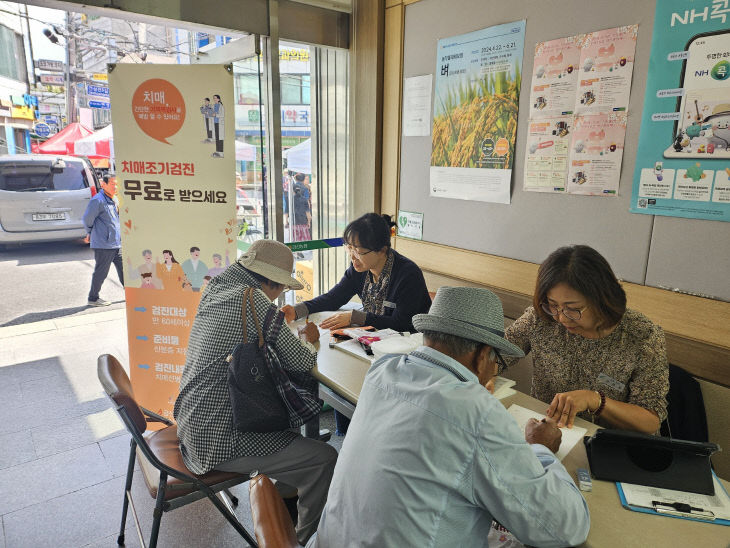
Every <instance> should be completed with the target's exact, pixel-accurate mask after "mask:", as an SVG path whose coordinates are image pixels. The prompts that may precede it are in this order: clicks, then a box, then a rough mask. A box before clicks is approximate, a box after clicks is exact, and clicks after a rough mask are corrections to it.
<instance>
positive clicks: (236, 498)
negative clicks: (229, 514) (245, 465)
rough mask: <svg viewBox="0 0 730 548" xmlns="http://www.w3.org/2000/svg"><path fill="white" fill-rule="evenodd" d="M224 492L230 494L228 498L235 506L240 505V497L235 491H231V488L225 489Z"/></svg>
mask: <svg viewBox="0 0 730 548" xmlns="http://www.w3.org/2000/svg"><path fill="white" fill-rule="evenodd" d="M223 492H224V493H225V494H226V495H228V498H229V499H230V501H231V504H233V507H234V508H235V507H236V506H238V497H237V496H235V495H234V494H233V493H231V491H230V489H223Z"/></svg>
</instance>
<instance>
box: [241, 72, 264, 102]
mask: <svg viewBox="0 0 730 548" xmlns="http://www.w3.org/2000/svg"><path fill="white" fill-rule="evenodd" d="M242 68H243V67H240V69H242ZM236 84H237V89H236V92H237V94H238V101H237V102H238V104H239V105H258V104H259V77H258V74H238V75H237V77H236Z"/></svg>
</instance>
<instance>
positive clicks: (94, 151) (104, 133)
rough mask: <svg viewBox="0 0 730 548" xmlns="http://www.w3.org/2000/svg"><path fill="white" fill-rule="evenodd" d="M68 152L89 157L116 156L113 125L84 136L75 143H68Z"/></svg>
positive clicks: (107, 157)
mask: <svg viewBox="0 0 730 548" xmlns="http://www.w3.org/2000/svg"><path fill="white" fill-rule="evenodd" d="M66 154H70V155H71V156H86V157H88V158H106V159H109V158H111V157H113V156H114V133H113V132H112V125H111V124H109V125H108V126H106V127H105V128H102V129H100V130H99V131H96V132H94V133H92V134H91V135H89V136H87V137H82V138H81V139H79V140H78V141H75V142H73V143H66Z"/></svg>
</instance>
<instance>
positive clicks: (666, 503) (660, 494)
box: [616, 471, 730, 526]
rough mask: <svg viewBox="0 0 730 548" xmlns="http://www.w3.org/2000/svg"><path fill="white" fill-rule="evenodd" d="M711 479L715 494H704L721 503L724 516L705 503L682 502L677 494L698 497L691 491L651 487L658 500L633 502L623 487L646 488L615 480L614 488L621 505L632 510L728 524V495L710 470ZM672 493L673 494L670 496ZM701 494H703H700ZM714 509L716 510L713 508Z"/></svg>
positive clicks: (652, 497) (729, 510)
mask: <svg viewBox="0 0 730 548" xmlns="http://www.w3.org/2000/svg"><path fill="white" fill-rule="evenodd" d="M712 480H713V482H714V484H715V495H714V497H709V496H706V497H707V499H716V500H718V501H719V502H721V503H722V504H723V507H724V509H725V510H724V511H725V513H726V516H727V517H726V516H723V517H717V516H716V515H715V512H713V511H712V509H710V508H708V507H707V505H703V506H704V507H703V506H693V505H692V504H690V503H688V502H682V501H681V498H682V497H679V496H677V495H687V496H690V497H694V498H695V499H698V495H696V494H693V493H682V492H678V491H671V490H669V489H656V488H651V490H652V491H653V494H652V496H651V499H659V500H651V501H649V500H645V501H643V502H639V503H636V501H632V502H634V503H633V504H632V503H630V502H629V501H628V498H627V495H626V493H625V492H624V488H625V487H626V488H627V489H628V488H629V487H632V488H633V487H641V488H642V489H645V490H646V489H648V488H646V487H643V486H634V485H631V484H622V483H621V482H618V481H617V482H616V489H617V491H618V496H619V499H620V500H621V506H623V507H624V508H626V509H627V510H631V511H632V512H641V513H644V514H651V515H654V516H666V517H670V518H679V519H686V520H691V521H700V522H703V523H714V524H716V525H725V526H730V495H728V493H727V491H726V490H725V488H724V486H723V485H722V483H720V481H719V480H718V478H717V475H716V474H715V472H714V471H713V472H712ZM672 493H673V494H674V496H672ZM700 496H703V495H700ZM678 499H680V500H678ZM715 510H717V509H716V508H715Z"/></svg>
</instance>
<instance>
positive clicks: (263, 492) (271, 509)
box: [248, 474, 301, 548]
mask: <svg viewBox="0 0 730 548" xmlns="http://www.w3.org/2000/svg"><path fill="white" fill-rule="evenodd" d="M248 485H249V487H248V497H249V501H250V503H251V518H252V519H253V529H254V532H255V533H256V540H257V541H258V544H259V548H267V547H269V548H273V547H277V548H298V547H300V546H301V545H300V544H299V542H298V541H297V535H296V533H295V531H294V524H293V523H292V521H291V517H290V516H289V512H288V511H287V509H286V505H285V504H284V500H283V499H282V498H281V495H280V494H279V491H277V489H276V487H275V486H274V483H273V482H272V481H271V480H270V479H269V478H268V477H267V476H265V475H264V474H258V475H256V476H254V477H253V478H252V479H251V481H250V482H249V484H248Z"/></svg>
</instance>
